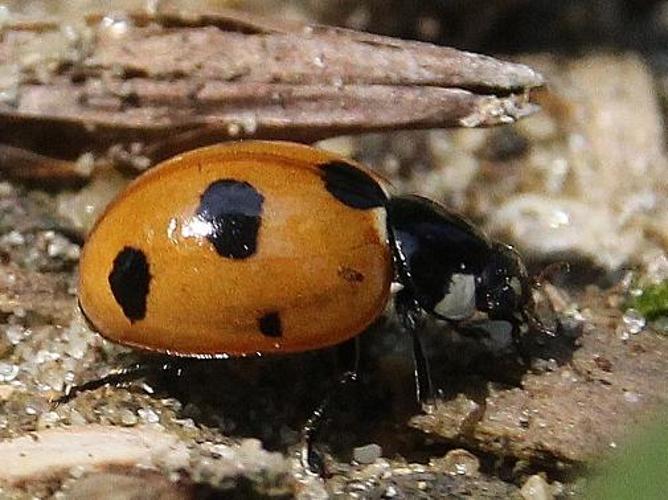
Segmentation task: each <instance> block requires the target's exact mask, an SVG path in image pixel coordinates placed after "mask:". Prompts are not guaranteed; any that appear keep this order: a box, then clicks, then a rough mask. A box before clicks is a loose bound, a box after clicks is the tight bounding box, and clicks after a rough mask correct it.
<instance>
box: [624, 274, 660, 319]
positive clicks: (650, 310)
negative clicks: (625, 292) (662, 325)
mask: <svg viewBox="0 0 668 500" xmlns="http://www.w3.org/2000/svg"><path fill="white" fill-rule="evenodd" d="M628 307H632V308H633V309H636V310H637V311H638V312H639V313H640V314H642V315H643V316H645V317H646V318H647V319H649V320H655V319H658V318H660V317H661V316H668V280H664V281H662V282H661V283H658V284H656V285H649V286H647V287H645V288H643V289H642V294H641V295H638V296H637V297H634V298H633V299H632V300H631V301H630V303H629V304H628Z"/></svg>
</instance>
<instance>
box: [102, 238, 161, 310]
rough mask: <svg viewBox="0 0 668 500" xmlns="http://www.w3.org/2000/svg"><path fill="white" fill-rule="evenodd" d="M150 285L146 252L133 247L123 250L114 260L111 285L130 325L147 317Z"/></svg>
mask: <svg viewBox="0 0 668 500" xmlns="http://www.w3.org/2000/svg"><path fill="white" fill-rule="evenodd" d="M150 283H151V273H150V272H149V266H148V261H147V260H146V255H144V252H142V251H141V250H138V249H137V248H132V247H125V248H123V250H121V251H120V252H119V253H118V255H117V256H116V258H115V259H114V265H113V268H112V269H111V273H109V285H110V286H111V293H113V294H114V298H115V299H116V302H118V305H119V306H121V309H123V314H125V317H126V318H128V319H129V320H130V323H134V322H135V321H138V320H140V319H144V317H145V316H146V297H147V296H148V289H149V285H150Z"/></svg>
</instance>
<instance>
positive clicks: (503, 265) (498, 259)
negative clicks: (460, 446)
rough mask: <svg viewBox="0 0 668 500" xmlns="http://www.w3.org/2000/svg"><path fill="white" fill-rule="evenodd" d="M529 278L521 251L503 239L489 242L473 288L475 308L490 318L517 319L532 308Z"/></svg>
mask: <svg viewBox="0 0 668 500" xmlns="http://www.w3.org/2000/svg"><path fill="white" fill-rule="evenodd" d="M531 291H532V281H531V280H530V278H529V275H528V273H527V269H526V266H525V265H524V262H522V258H521V257H520V255H519V254H518V253H517V252H516V251H515V250H514V249H513V248H512V247H510V246H508V245H504V244H503V243H497V242H495V243H492V245H491V251H490V253H489V257H488V259H487V263H486V265H485V267H484V268H483V270H482V272H481V273H480V282H479V285H478V287H477V288H476V304H477V307H478V310H480V311H482V312H486V313H487V315H488V316H489V318H490V319H495V320H497V319H498V320H506V321H510V322H511V323H518V322H521V321H526V320H527V313H528V311H530V310H531V309H533V302H532V297H531Z"/></svg>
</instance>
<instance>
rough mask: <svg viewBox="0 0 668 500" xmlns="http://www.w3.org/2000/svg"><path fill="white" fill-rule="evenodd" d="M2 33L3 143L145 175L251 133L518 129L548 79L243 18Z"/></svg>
mask: <svg viewBox="0 0 668 500" xmlns="http://www.w3.org/2000/svg"><path fill="white" fill-rule="evenodd" d="M3 35H4V36H3V38H2V40H0V65H5V67H6V68H12V72H10V74H11V75H13V79H12V78H10V79H9V83H6V82H5V86H6V87H7V86H8V88H5V89H4V90H5V91H4V92H3V93H0V96H2V98H0V138H1V139H0V140H1V141H2V142H4V143H5V144H8V145H11V146H13V147H20V148H23V149H28V150H31V151H35V152H38V153H40V154H43V155H47V156H50V157H54V158H59V159H64V160H73V159H75V158H77V157H78V156H79V155H81V154H82V153H84V152H94V153H96V154H98V156H99V155H100V154H107V155H108V156H109V157H110V158H111V159H112V160H115V161H117V162H118V161H120V162H122V163H130V164H134V166H139V167H146V166H147V165H149V164H151V163H153V162H156V161H159V160H162V159H164V158H166V157H168V156H171V155H173V154H176V153H178V152H180V151H183V150H187V149H191V148H193V147H196V146H201V145H205V144H210V143H214V142H219V141H223V140H230V139H238V138H246V137H253V138H263V139H284V140H297V141H303V142H310V141H315V140H319V139H323V138H326V137H330V136H334V135H340V134H348V133H359V132H367V131H372V130H389V129H399V128H434V127H458V126H465V127H475V126H489V125H495V124H498V123H507V122H512V121H514V120H516V119H518V118H521V117H523V116H525V115H527V114H529V113H531V112H532V111H533V110H534V109H535V106H534V105H533V104H532V103H531V102H530V99H529V97H530V96H529V94H530V91H531V90H532V89H535V88H538V87H540V86H542V83H543V81H542V77H541V76H540V75H539V74H538V73H536V72H534V71H533V70H532V69H530V68H528V67H527V66H524V65H520V64H512V63H507V62H502V61H499V60H496V59H493V58H490V57H486V56H482V55H478V54H471V53H466V52H461V51H458V50H455V49H452V48H446V47H438V46H434V45H430V44H425V43H420V42H412V41H403V40H398V39H393V38H388V37H381V36H376V35H371V34H367V33H361V32H356V31H350V30H344V29H338V28H331V27H325V26H303V25H295V24H287V23H276V22H271V21H266V20H262V19H257V18H255V17H250V16H248V15H243V14H239V13H223V14H215V15H191V16H184V15H182V14H164V13H163V14H157V15H154V16H151V15H148V14H124V15H116V16H115V17H104V16H90V17H88V18H86V22H85V24H82V25H80V26H69V27H66V28H63V26H62V25H60V24H58V23H56V22H30V23H29V22H23V23H15V24H11V25H8V26H5V27H4V34H3ZM6 80H7V79H6ZM0 166H1V165H0ZM61 166H62V165H61ZM26 168H28V166H26ZM68 169H69V167H67V166H66V167H65V168H64V170H65V171H68Z"/></svg>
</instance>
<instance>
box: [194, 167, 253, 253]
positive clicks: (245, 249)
mask: <svg viewBox="0 0 668 500" xmlns="http://www.w3.org/2000/svg"><path fill="white" fill-rule="evenodd" d="M263 203H264V196H262V195H261V194H260V193H259V192H258V191H257V190H256V189H255V188H254V187H253V186H251V185H250V184H249V183H247V182H243V181H237V180H234V179H222V180H219V181H215V182H213V183H211V184H210V185H209V187H207V188H206V190H205V191H204V193H203V194H202V196H201V198H200V204H199V207H198V208H197V216H198V217H200V218H201V219H203V220H205V221H207V222H209V223H210V224H211V231H210V232H209V234H208V235H207V237H206V238H207V239H208V240H209V241H210V242H211V243H212V244H213V246H214V248H215V249H216V252H218V254H219V255H221V256H222V257H227V258H230V259H246V258H248V257H250V256H251V255H253V254H254V253H255V250H256V248H257V234H258V231H259V230H260V223H261V220H262V219H261V214H262V204H263Z"/></svg>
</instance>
